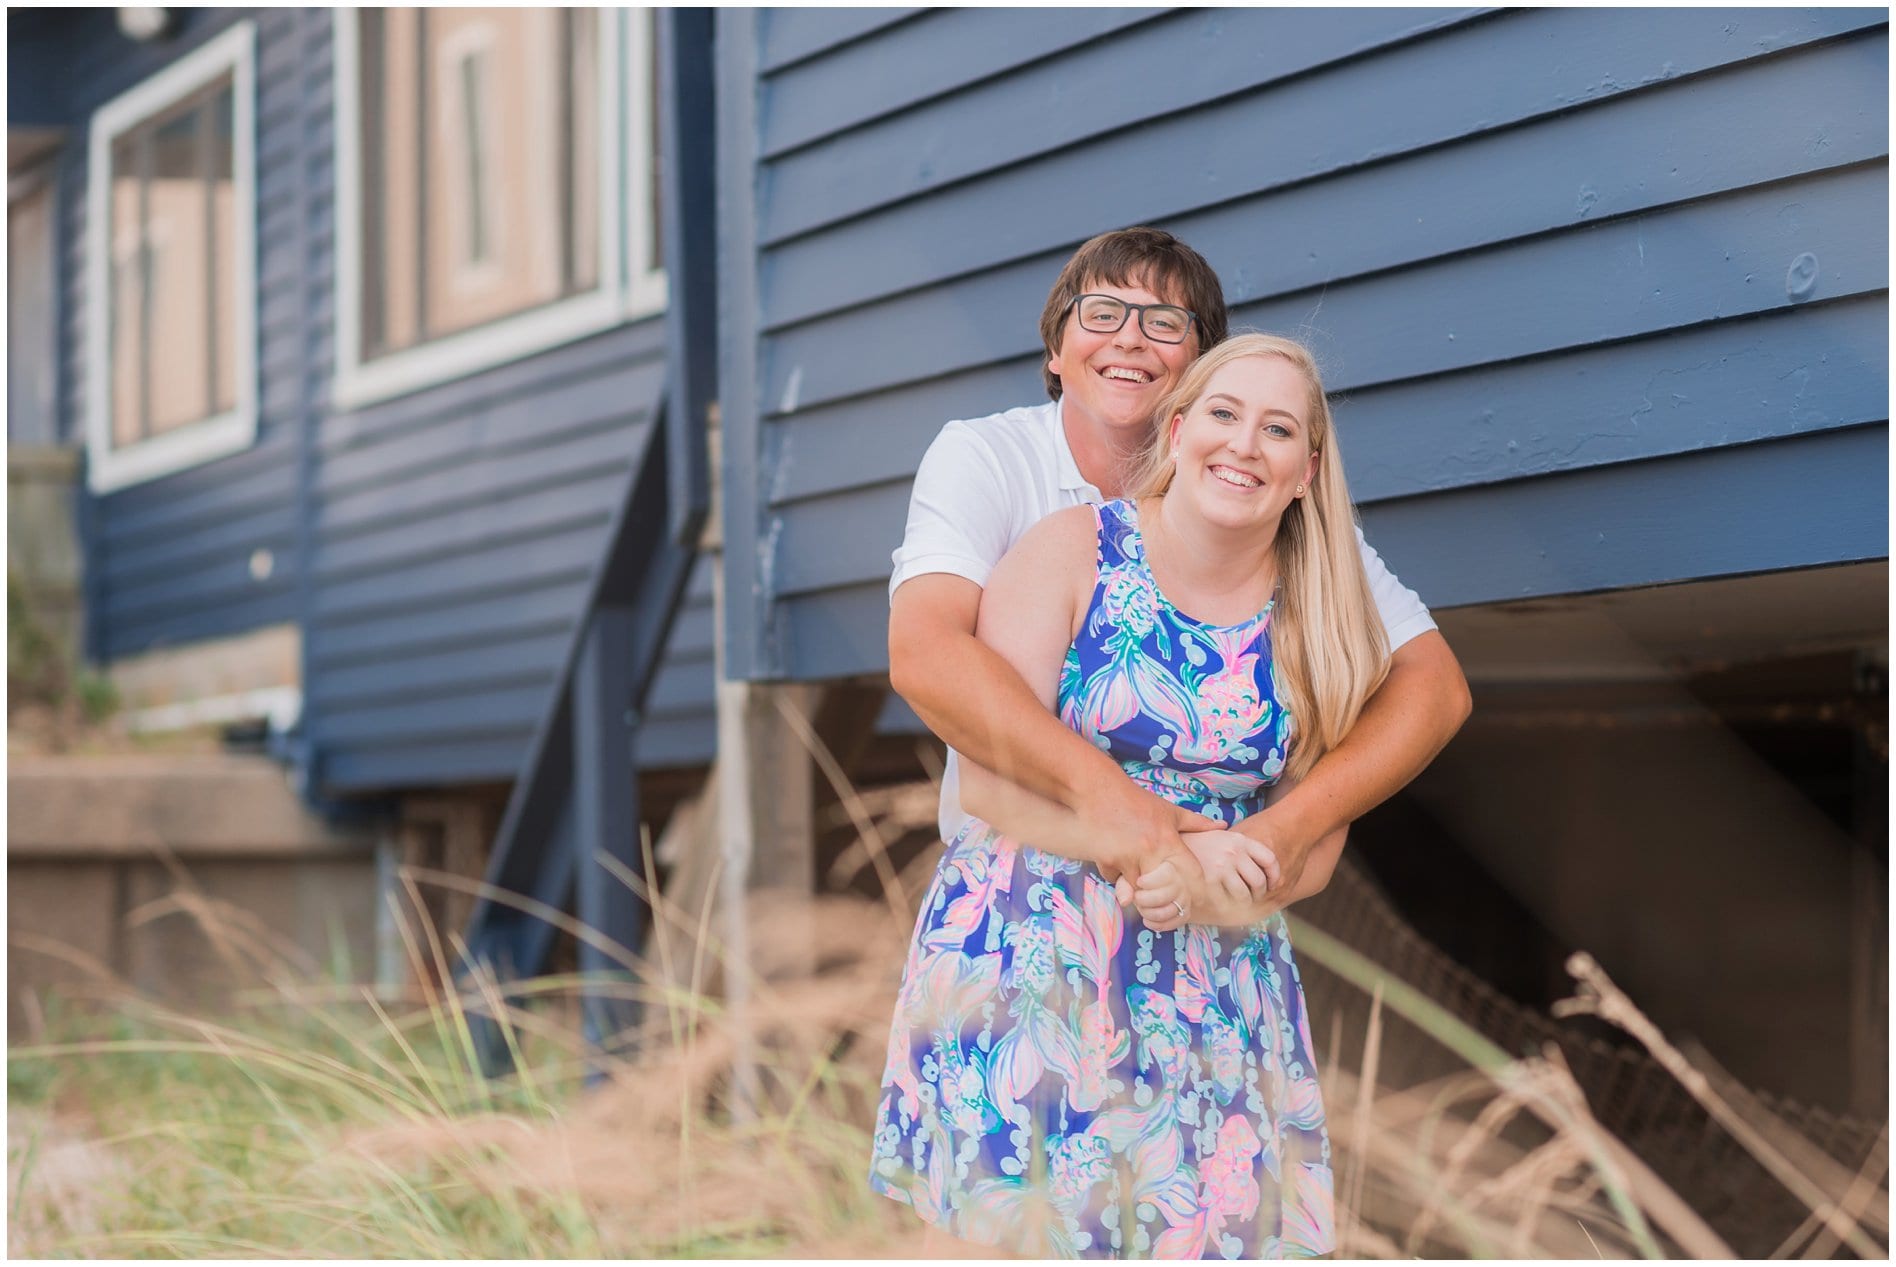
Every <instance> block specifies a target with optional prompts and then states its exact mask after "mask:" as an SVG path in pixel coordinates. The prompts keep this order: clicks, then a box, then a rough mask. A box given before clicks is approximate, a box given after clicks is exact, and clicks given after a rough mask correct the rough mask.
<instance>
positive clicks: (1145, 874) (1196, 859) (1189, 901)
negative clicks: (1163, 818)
mask: <svg viewBox="0 0 1896 1267" xmlns="http://www.w3.org/2000/svg"><path fill="white" fill-rule="evenodd" d="M1155 799H1156V798H1155ZM1166 808H1167V809H1168V810H1169V811H1170V814H1169V816H1168V818H1169V821H1167V822H1165V823H1164V824H1163V826H1161V825H1160V824H1157V823H1146V824H1142V825H1141V826H1143V827H1144V828H1146V830H1139V829H1138V828H1134V830H1133V834H1134V836H1135V837H1137V838H1138V843H1137V844H1136V845H1135V846H1133V847H1132V848H1131V849H1130V851H1129V852H1128V853H1127V854H1126V855H1124V857H1123V860H1122V862H1121V863H1120V864H1119V865H1117V866H1114V865H1109V864H1106V863H1102V864H1101V867H1100V870H1101V872H1102V873H1103V874H1104V875H1105V876H1106V878H1107V879H1109V880H1111V881H1113V887H1114V892H1115V894H1116V895H1117V897H1118V899H1119V903H1120V905H1122V906H1128V907H1132V908H1133V909H1135V910H1137V911H1138V912H1139V916H1140V918H1141V919H1143V920H1144V921H1145V925H1146V927H1147V928H1150V929H1151V930H1152V931H1154V932H1159V933H1166V932H1171V931H1173V930H1174V929H1177V928H1181V927H1183V926H1184V925H1186V924H1188V923H1189V924H1249V923H1253V922H1255V921H1256V920H1258V919H1261V918H1263V916H1264V914H1265V912H1263V911H1261V910H1260V909H1259V906H1258V902H1259V900H1260V899H1261V898H1263V897H1264V896H1265V895H1266V894H1268V893H1271V892H1274V891H1276V890H1278V889H1279V888H1280V886H1281V885H1282V883H1283V869H1282V867H1281V866H1280V865H1279V861H1278V858H1277V854H1276V852H1275V851H1274V850H1272V849H1271V847H1270V846H1269V845H1267V844H1265V843H1264V842H1263V841H1261V840H1257V839H1254V838H1252V837H1251V836H1248V835H1245V834H1244V833H1242V832H1237V831H1233V830H1231V829H1230V828H1227V827H1224V826H1223V825H1221V824H1219V823H1216V822H1214V821H1213V820H1211V819H1208V818H1204V817H1201V816H1199V815H1196V814H1190V813H1187V812H1186V811H1184V810H1181V809H1178V808H1177V807H1174V806H1171V805H1169V804H1168V805H1167V806H1166ZM1117 825H1118V826H1119V828H1120V829H1121V830H1122V831H1123V830H1125V829H1126V828H1127V827H1129V826H1131V824H1130V823H1128V822H1126V821H1125V820H1121V822H1120V823H1119V824H1117ZM1168 840H1172V841H1179V842H1182V843H1183V845H1184V848H1183V849H1180V848H1179V847H1178V846H1177V845H1171V846H1170V847H1169V848H1167V847H1165V844H1164V842H1166V841H1168ZM1152 842H1158V843H1159V849H1158V850H1157V851H1156V852H1157V857H1156V861H1155V860H1154V856H1155V852H1154V850H1153V848H1152Z"/></svg>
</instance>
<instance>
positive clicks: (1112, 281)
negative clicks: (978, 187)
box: [889, 228, 1469, 914]
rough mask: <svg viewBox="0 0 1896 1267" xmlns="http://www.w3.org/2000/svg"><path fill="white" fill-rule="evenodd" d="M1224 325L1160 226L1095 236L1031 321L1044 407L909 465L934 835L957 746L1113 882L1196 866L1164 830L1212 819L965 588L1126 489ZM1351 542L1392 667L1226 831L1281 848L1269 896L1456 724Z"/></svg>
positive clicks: (1379, 581)
mask: <svg viewBox="0 0 1896 1267" xmlns="http://www.w3.org/2000/svg"><path fill="white" fill-rule="evenodd" d="M1083 295H1084V296H1089V297H1092V296H1103V297H1105V298H1104V301H1102V300H1100V299H1093V298H1089V300H1088V303H1087V318H1086V320H1085V321H1082V319H1081V304H1080V297H1081V296H1083ZM1110 301H1117V302H1116V303H1115V302H1110ZM1115 318H1118V319H1119V320H1120V324H1119V325H1118V326H1117V327H1116V328H1111V329H1109V328H1108V327H1109V326H1111V325H1112V321H1113V320H1114V319H1115ZM1228 324H1229V323H1228V314H1227V312H1226V309H1225V303H1224V292H1223V288H1222V287H1221V286H1220V285H1219V283H1218V278H1217V275H1216V274H1215V273H1214V272H1213V271H1212V269H1211V266H1210V265H1209V264H1207V263H1206V262H1205V260H1204V258H1203V257H1202V256H1200V255H1199V254H1198V253H1197V252H1196V251H1194V250H1192V249H1191V248H1190V247H1189V246H1186V245H1185V244H1184V243H1183V242H1180V241H1179V240H1178V239H1177V238H1175V237H1173V236H1172V235H1171V234H1169V233H1166V232H1164V231H1162V230H1158V229H1151V228H1134V229H1124V230H1120V231H1117V232H1113V233H1106V234H1102V235H1100V236H1099V237H1097V238H1094V239H1093V240H1092V241H1090V242H1088V243H1086V244H1085V245H1084V246H1082V247H1081V248H1080V249H1079V251H1078V252H1076V253H1075V254H1074V256H1073V258H1072V259H1071V260H1069V261H1068V262H1067V265H1066V267H1065V268H1064V269H1063V270H1062V271H1061V273H1060V276H1059V278H1058V279H1057V280H1056V281H1055V282H1054V286H1053V290H1052V292H1051V293H1050V294H1049V295H1048V297H1047V306H1046V309H1045V310H1044V312H1043V313H1042V316H1041V322H1040V331H1041V339H1042V342H1043V344H1044V345H1045V348H1046V353H1047V360H1046V365H1045V369H1044V373H1043V376H1044V378H1045V380H1046V384H1047V393H1048V395H1049V396H1050V397H1051V398H1052V402H1051V403H1050V404H1046V405H1040V406H1034V407H1030V408H1022V409H1010V410H1007V411H1006V412H1004V413H1000V414H994V415H990V416H989V417H986V418H979V419H973V420H968V421H961V422H951V423H949V424H948V425H947V427H945V428H944V429H943V430H942V433H941V434H940V435H939V436H938V437H937V438H936V439H935V442H934V443H933V444H932V445H931V446H930V447H929V450H928V453H927V454H926V455H925V456H924V457H923V459H922V465H921V468H920V470H919V471H918V472H917V473H916V477H915V488H914V492H913V494H912V497H911V500H910V503H909V520H908V529H907V532H906V534H905V536H904V538H903V541H902V545H901V547H900V548H899V549H898V550H896V552H895V556H894V562H895V570H894V574H893V576H892V577H891V579H890V610H889V678H890V682H891V684H892V685H893V686H894V688H895V690H896V691H897V692H898V693H899V694H900V695H901V696H902V697H903V698H904V699H905V700H907V701H908V703H909V705H910V706H911V707H912V708H914V709H915V712H916V713H917V715H919V716H920V717H921V719H922V720H923V721H924V722H926V723H927V724H928V726H929V728H930V729H932V730H933V731H934V732H935V733H936V734H937V735H939V736H940V737H941V738H942V739H943V740H944V741H946V742H947V744H948V745H949V748H950V753H949V758H948V770H947V773H946V775H945V777H944V779H943V784H942V812H941V829H942V837H943V839H944V840H947V839H952V838H953V836H954V834H955V832H957V831H958V830H959V829H960V827H961V825H962V823H963V822H965V821H966V815H964V814H963V813H962V811H961V807H960V801H959V795H958V792H959V760H960V758H959V756H957V754H965V756H966V757H967V759H969V760H972V761H976V762H979V763H980V764H981V765H983V766H985V767H987V768H988V769H991V770H995V771H998V772H1000V773H1003V774H1005V775H1006V776H1007V777H1008V778H1009V779H1011V780H1012V781H1013V782H1015V783H1017V784H1019V785H1020V786H1021V787H1024V788H1026V789H1028V790H1030V791H1033V792H1037V793H1039V794H1040V795H1042V796H1045V797H1047V798H1048V799H1050V800H1052V801H1054V802H1056V803H1058V804H1060V805H1063V806H1065V807H1066V808H1067V809H1069V810H1070V811H1072V812H1073V813H1074V814H1076V815H1078V816H1079V817H1080V819H1081V820H1082V821H1083V822H1085V823H1087V824H1089V825H1090V826H1091V827H1093V828H1094V829H1095V830H1097V831H1098V832H1099V833H1100V839H1101V840H1104V841H1111V842H1113V848H1112V851H1111V852H1112V856H1116V857H1120V858H1122V859H1124V865H1123V867H1122V868H1121V869H1122V870H1124V871H1125V872H1127V873H1128V877H1129V878H1134V879H1136V877H1137V873H1139V872H1141V871H1143V870H1144V869H1146V868H1148V867H1150V866H1153V865H1156V864H1157V863H1158V862H1159V861H1160V860H1162V859H1164V858H1166V857H1175V858H1179V859H1181V860H1182V862H1183V865H1186V866H1188V867H1191V868H1193V869H1195V868H1196V866H1197V864H1196V862H1195V861H1191V854H1190V852H1189V851H1188V850H1187V849H1185V848H1184V845H1183V843H1182V841H1181V840H1180V838H1179V833H1180V831H1183V830H1191V829H1194V828H1203V827H1206V826H1211V825H1212V824H1208V823H1207V822H1206V821H1205V820H1202V819H1199V818H1198V817H1197V816H1196V815H1193V814H1191V813H1189V812H1187V811H1185V810H1183V809H1180V808H1179V807H1177V806H1175V805H1173V804H1171V803H1170V802H1168V801H1166V800H1164V799H1163V798H1161V797H1159V796H1157V795H1155V794H1153V793H1151V792H1149V791H1146V790H1145V789H1143V788H1141V787H1139V786H1138V785H1136V784H1135V783H1133V781H1132V780H1131V779H1129V778H1127V777H1126V775H1125V774H1124V773H1123V772H1122V771H1121V770H1120V768H1119V766H1118V763H1116V762H1115V761H1114V760H1113V759H1112V758H1111V757H1109V756H1107V755H1106V754H1105V753H1104V752H1102V751H1100V750H1099V749H1097V748H1095V747H1093V746H1092V745H1091V744H1089V743H1088V742H1087V741H1086V740H1085V739H1083V738H1081V737H1080V736H1079V735H1078V734H1076V733H1074V732H1073V731H1071V730H1069V729H1068V728H1067V727H1066V726H1065V725H1064V724H1063V723H1062V722H1061V721H1060V720H1059V718H1058V717H1056V716H1055V715H1054V714H1052V713H1050V712H1049V711H1047V709H1046V708H1045V707H1044V706H1042V704H1041V703H1040V701H1039V700H1037V699H1036V698H1035V697H1034V694H1033V692H1032V691H1031V690H1030V689H1029V687H1028V686H1027V684H1026V683H1025V682H1023V681H1021V679H1020V677H1019V675H1018V674H1016V673H1015V672H1014V670H1013V669H1012V668H1011V667H1010V666H1009V665H1008V664H1007V663H1006V662H1005V661H1003V660H1002V659H1001V657H1000V656H999V655H997V654H996V653H995V652H994V651H992V650H991V649H989V648H988V647H986V646H985V645H983V644H982V643H981V642H979V641H977V640H976V638H975V636H974V630H975V618H976V616H977V614H978V612H979V609H980V604H981V587H982V585H983V584H985V582H986V580H987V577H988V574H989V573H990V572H991V571H992V569H993V567H994V565H995V563H996V562H998V561H999V559H1000V557H1001V556H1002V555H1003V554H1005V553H1006V552H1007V549H1008V547H1010V546H1011V545H1013V543H1014V542H1015V541H1016V540H1018V539H1019V538H1020V536H1021V534H1022V533H1024V532H1025V531H1026V530H1027V529H1028V528H1029V527H1031V526H1032V525H1033V524H1034V523H1035V522H1037V521H1038V520H1039V519H1040V518H1042V517H1043V516H1045V515H1048V514H1051V513H1052V512H1053V511H1055V510H1058V509H1060V508H1062V507H1065V506H1072V505H1077V504H1079V503H1082V502H1100V501H1104V500H1107V499H1109V498H1112V497H1115V496H1118V495H1119V494H1120V493H1121V492H1122V490H1123V485H1124V480H1125V478H1126V477H1127V475H1128V474H1129V473H1130V470H1131V466H1132V463H1133V462H1134V461H1136V459H1137V457H1138V456H1139V454H1140V453H1141V452H1143V450H1144V449H1145V447H1146V445H1147V443H1148V441H1149V440H1150V437H1151V434H1152V431H1151V429H1152V427H1153V426H1154V425H1158V424H1159V423H1160V422H1161V421H1162V420H1158V419H1155V418H1154V417H1153V413H1154V411H1155V409H1156V407H1157V405H1158V402H1159V401H1160V400H1162V399H1163V398H1164V397H1165V395H1166V394H1167V393H1168V392H1169V391H1170V390H1171V389H1172V387H1173V386H1174V385H1175V384H1176V382H1177V380H1178V377H1179V375H1180V374H1181V373H1182V372H1183V371H1184V369H1185V367H1186V366H1188V365H1190V364H1191V362H1192V361H1193V360H1194V359H1196V358H1197V356H1198V355H1199V354H1200V353H1201V352H1203V351H1205V350H1206V349H1207V348H1209V347H1211V346H1213V345H1214V344H1216V343H1218V342H1219V341H1221V340H1222V339H1223V338H1224V337H1225V333H1226V330H1227V328H1228ZM1358 539H1359V543H1361V536H1360V534H1359V535H1358ZM1361 544H1362V549H1363V551H1364V564H1365V567H1366V568H1367V569H1368V572H1369V577H1370V584H1371V588H1372V590H1373V591H1374V592H1375V595H1376V599H1377V606H1378V608H1379V609H1380V610H1381V612H1382V613H1383V617H1384V623H1385V625H1387V626H1388V631H1389V643H1390V647H1391V649H1392V652H1393V656H1392V659H1391V664H1390V670H1389V675H1388V678H1387V679H1386V680H1385V681H1384V683H1383V685H1382V687H1381V688H1380V689H1379V690H1378V691H1377V692H1376V694H1375V695H1374V696H1372V697H1371V699H1370V701H1369V704H1368V706H1367V707H1366V708H1365V709H1364V711H1363V713H1362V716H1361V718H1360V720H1358V722H1357V724H1356V726H1355V728H1354V729H1353V730H1352V731H1351V732H1350V734H1349V736H1348V737H1347V738H1346V739H1345V741H1344V742H1343V743H1342V744H1341V745H1339V746H1338V747H1337V748H1335V749H1334V750H1332V751H1331V752H1329V753H1328V754H1326V755H1325V756H1324V758H1323V759H1322V760H1321V761H1319V762H1318V763H1317V765H1316V766H1315V767H1313V768H1312V769H1311V771H1310V772H1309V774H1308V775H1306V776H1305V778H1304V779H1303V781H1302V782H1301V783H1299V784H1298V785H1297V786H1296V787H1295V788H1292V789H1291V790H1290V791H1289V792H1287V793H1285V794H1284V795H1283V796H1282V797H1280V798H1279V799H1278V800H1276V801H1275V802H1273V803H1272V804H1271V805H1270V807H1269V808H1267V809H1265V810H1263V811H1262V812H1260V813H1257V814H1254V815H1252V816H1251V817H1250V818H1248V819H1246V820H1245V822H1244V823H1243V824H1242V825H1241V826H1240V827H1239V830H1241V831H1243V832H1244V833H1245V834H1247V835H1250V836H1252V837H1254V838H1255V839H1257V840H1260V841H1262V842H1263V843H1264V844H1266V845H1267V846H1269V848H1270V849H1271V851H1272V852H1273V853H1275V855H1276V856H1277V860H1278V865H1279V868H1280V879H1279V882H1278V883H1277V884H1275V885H1274V886H1272V891H1273V892H1280V893H1289V892H1291V891H1293V890H1294V889H1295V888H1296V885H1297V882H1298V880H1299V879H1300V878H1301V876H1302V874H1303V869H1304V864H1305V861H1306V859H1307V857H1308V855H1309V852H1310V850H1311V848H1312V846H1314V845H1315V844H1316V843H1317V842H1318V841H1319V840H1321V839H1322V838H1323V837H1324V836H1326V835H1328V834H1330V833H1331V832H1333V831H1335V830H1337V829H1338V828H1341V827H1345V826H1347V825H1348V824H1349V823H1350V822H1352V821H1354V820H1355V819H1357V818H1359V817H1361V816H1362V815H1363V814H1364V813H1366V812H1367V811H1368V810H1370V809H1371V808H1373V807H1374V806H1376V805H1378V804H1380V803H1381V802H1382V801H1384V800H1386V799H1387V798H1388V797H1389V796H1391V795H1393V794H1394V793H1395V792H1396V791H1397V790H1398V789H1399V788H1401V787H1402V786H1403V785H1405V784H1406V783H1408V782H1409V780H1411V779H1413V778H1414V777H1415V776H1416V775H1417V774H1418V773H1420V772H1421V771H1422V769H1423V768H1424V767H1425V766H1427V765H1428V763H1429V762H1430V761H1431V760H1433V759H1434V757H1435V755H1436V753H1438V752H1440V751H1441V749H1442V747H1443V745H1445V744H1446V743H1447V742H1448V741H1449V739H1450V738H1452V737H1453V736H1454V734H1455V732H1456V731H1457V730H1458V729H1460V727H1461V724H1462V722H1463V721H1464V720H1466V718H1467V716H1468V711H1469V697H1468V685H1467V682H1466V681H1465V680H1464V678H1463V677H1462V673H1461V668H1460V665H1459V664H1458V663H1457V662H1456V660H1455V656H1454V653H1453V652H1452V651H1450V650H1449V648H1448V643H1447V642H1446V641H1445V640H1444V639H1443V638H1442V636H1441V634H1440V633H1439V632H1438V631H1437V630H1436V628H1435V622H1434V621H1433V620H1432V619H1430V618H1429V615H1428V610H1427V608H1425V607H1423V606H1422V604H1421V602H1420V600H1419V599H1417V598H1416V597H1415V595H1414V594H1413V593H1411V592H1410V591H1408V590H1407V589H1405V588H1403V587H1402V586H1401V585H1400V584H1399V583H1398V582H1397V581H1396V580H1395V578H1394V577H1393V576H1391V575H1390V574H1389V571H1388V569H1387V568H1385V567H1384V566H1383V565H1382V561H1381V560H1380V559H1379V558H1377V557H1376V554H1375V552H1374V551H1373V550H1370V549H1369V547H1368V545H1367V543H1361ZM1271 909H1273V908H1272V907H1271V906H1270V905H1268V903H1267V904H1266V905H1265V906H1263V907H1261V908H1260V911H1261V913H1262V914H1268V913H1269V911H1270V910H1271Z"/></svg>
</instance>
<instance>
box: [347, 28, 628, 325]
mask: <svg viewBox="0 0 1896 1267" xmlns="http://www.w3.org/2000/svg"><path fill="white" fill-rule="evenodd" d="M598 30H599V20H598V15H597V13H596V11H593V10H572V11H566V10H559V9H532V10H528V9H429V10H426V11H425V12H418V11H416V10H412V9H387V10H380V11H367V10H365V11H364V13H363V19H362V22H361V24H360V26H359V32H360V38H361V40H362V44H363V47H362V49H361V52H360V64H361V66H362V102H363V109H362V135H361V137H360V138H359V140H360V144H361V152H362V165H363V207H362V223H363V255H362V268H363V279H362V280H363V287H362V294H363V313H362V326H363V344H362V356H363V359H365V360H368V359H373V358H374V357H375V356H378V355H381V354H384V353H387V352H393V351H399V350H401V349H402V348H406V347H412V346H414V345H415V344H417V343H420V342H423V341H425V340H427V339H431V338H437V337H440V336H442V335H445V334H451V333H454V332H456V331H459V330H464V329H468V328H470V327H473V326H478V325H482V324H485V323H487V322H491V321H495V320H499V319H500V318H503V317H507V316H511V315H512V314H514V313H517V312H523V311H526V310H528V309H531V308H535V307H539V306H542V305H544V304H548V303H552V302H554V301H556V300H558V299H561V298H563V297H565V296H567V295H570V294H573V293H576V292H578V291H582V290H591V289H593V288H595V287H596V286H597V285H598V284H599V258H598V255H599V214H598V203H599V172H598V148H599V140H598V138H599V118H598V104H597V98H598V91H599V83H598V57H599V34H598Z"/></svg>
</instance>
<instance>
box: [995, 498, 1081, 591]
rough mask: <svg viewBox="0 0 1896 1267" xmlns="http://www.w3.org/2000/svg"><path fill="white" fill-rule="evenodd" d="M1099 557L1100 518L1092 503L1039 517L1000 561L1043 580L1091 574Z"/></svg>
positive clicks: (1015, 569) (1062, 509) (1065, 508)
mask: <svg viewBox="0 0 1896 1267" xmlns="http://www.w3.org/2000/svg"><path fill="white" fill-rule="evenodd" d="M1098 556H1099V519H1098V517H1097V515H1096V513H1095V511H1094V508H1093V507H1092V506H1066V507H1062V508H1061V509H1059V510H1056V511H1054V512H1053V513H1052V514H1050V515H1044V516H1042V517H1041V518H1040V519H1039V520H1038V521H1037V522H1035V523H1034V524H1033V525H1031V526H1030V527H1029V528H1028V529H1027V531H1026V532H1024V533H1022V534H1021V537H1020V540H1019V541H1017V542H1015V543H1014V546H1013V548H1012V549H1010V550H1009V551H1008V552H1007V558H1006V559H1005V560H1003V562H1005V563H1007V564H1008V565H1009V570H1010V571H1013V572H1016V573H1019V574H1021V575H1022V576H1032V577H1035V578H1037V579H1038V580H1040V581H1042V582H1044V581H1049V580H1053V579H1055V578H1058V577H1063V576H1068V575H1073V576H1078V575H1081V574H1084V575H1086V576H1089V577H1090V576H1091V575H1092V573H1093V567H1094V564H1095V562H1096V561H1097V559H1098Z"/></svg>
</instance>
